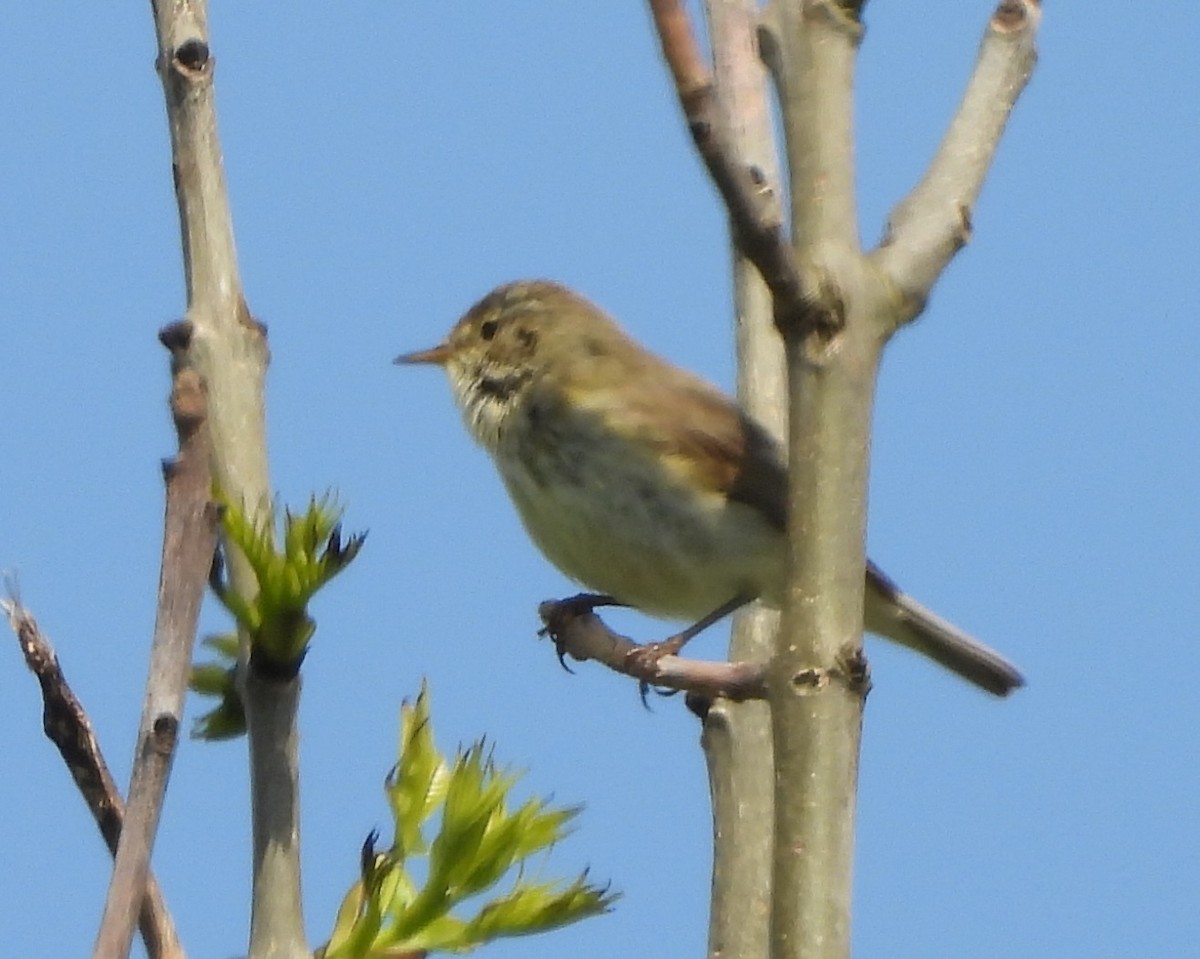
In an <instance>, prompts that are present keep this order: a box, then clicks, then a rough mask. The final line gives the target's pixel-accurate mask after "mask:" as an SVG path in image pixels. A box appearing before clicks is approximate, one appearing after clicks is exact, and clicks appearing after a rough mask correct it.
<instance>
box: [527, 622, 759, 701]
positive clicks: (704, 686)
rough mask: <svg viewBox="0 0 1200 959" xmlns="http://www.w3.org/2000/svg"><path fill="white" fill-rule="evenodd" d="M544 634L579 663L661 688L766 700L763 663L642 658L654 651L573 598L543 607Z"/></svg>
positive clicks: (559, 653) (711, 695)
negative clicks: (600, 666) (642, 653)
mask: <svg viewBox="0 0 1200 959" xmlns="http://www.w3.org/2000/svg"><path fill="white" fill-rule="evenodd" d="M538 616H539V617H541V620H542V623H543V626H544V629H543V630H542V632H543V634H544V635H548V636H549V637H550V639H551V640H552V641H553V643H554V647H555V649H556V650H557V651H558V655H559V659H562V657H564V656H570V657H571V658H572V659H574V660H577V661H579V662H583V661H585V660H589V659H593V660H595V661H596V662H599V663H602V664H603V665H605V666H607V667H608V668H609V669H611V670H614V671H615V672H618V673H622V674H624V675H626V676H632V677H633V678H634V679H637V680H639V681H640V682H642V683H645V684H646V685H647V686H656V687H659V688H662V689H677V690H684V691H686V692H689V693H693V694H696V695H699V696H704V697H708V698H715V697H717V696H724V697H726V698H729V699H733V700H743V699H755V698H759V699H761V698H762V696H763V695H764V694H765V686H764V674H765V668H764V667H763V665H762V664H760V663H725V662H712V661H709V660H699V659H684V658H683V657H681V656H661V657H657V658H656V657H654V656H639V655H637V653H638V651H639V650H647V651H650V650H652V648H653V647H650V646H643V645H640V644H638V643H635V642H634V641H633V640H631V639H630V638H629V637H627V636H622V635H621V634H619V633H615V632H613V631H612V630H610V629H609V628H608V627H607V626H606V625H605V624H604V621H603V620H602V619H601V618H600V617H599V616H597V615H596V614H595V613H594V612H592V611H591V609H590V608H588V607H587V606H586V604H584V605H581V604H579V603H578V602H576V601H575V600H573V599H565V600H548V601H547V602H544V603H541V604H540V605H539V606H538Z"/></svg>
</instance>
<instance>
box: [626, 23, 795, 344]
mask: <svg viewBox="0 0 1200 959" xmlns="http://www.w3.org/2000/svg"><path fill="white" fill-rule="evenodd" d="M649 2H650V12H651V13H652V14H653V16H654V25H655V28H656V30H657V31H658V38H659V42H660V44H661V46H662V52H663V57H664V58H665V59H666V61H667V65H668V66H669V67H670V69H671V76H672V78H673V79H674V81H675V90H676V93H677V94H678V95H679V103H680V106H681V107H682V108H683V114H684V118H685V119H686V120H687V124H688V129H689V130H690V131H691V134H692V139H693V140H694V141H695V144H696V150H697V151H698V152H699V154H700V157H701V159H702V160H703V161H704V164H705V166H707V167H708V172H709V174H710V175H711V176H712V179H713V183H714V184H715V185H716V187H717V189H718V191H720V194H721V197H722V199H723V200H724V202H725V207H726V209H727V210H728V211H729V218H730V223H731V224H732V229H733V232H734V235H735V236H736V238H737V242H738V245H739V246H740V247H741V249H742V250H743V251H744V252H745V254H746V256H747V257H749V258H750V260H752V261H753V262H754V265H755V266H756V267H758V270H759V273H761V274H762V277H763V280H764V281H765V282H766V284H767V286H768V287H769V288H770V290H771V293H772V296H773V300H774V306H775V310H776V314H777V315H782V316H785V317H788V318H789V319H788V322H803V321H804V319H805V318H806V317H808V316H809V312H808V304H807V302H806V301H805V299H804V297H803V289H804V286H803V283H802V278H801V275H800V270H799V268H798V266H797V264H796V260H795V257H794V256H793V255H792V250H791V248H790V247H789V245H788V239H787V234H786V232H785V230H784V225H783V211H782V208H781V206H780V201H779V191H778V189H777V187H776V186H775V185H774V184H773V183H772V182H771V181H770V179H769V178H768V176H767V171H765V170H764V169H762V168H761V167H758V166H754V165H750V164H746V163H742V162H740V161H739V159H738V152H737V150H736V149H735V146H734V141H733V137H732V135H731V132H730V130H729V126H728V122H727V119H726V117H725V115H724V113H723V112H722V110H721V108H720V105H719V103H718V100H717V92H716V87H715V86H714V84H713V78H712V75H711V74H710V73H709V71H708V68H707V67H706V66H705V63H704V56H703V54H702V53H701V52H700V45H699V43H698V42H697V40H696V37H695V34H694V31H693V30H692V25H691V20H690V19H689V17H688V14H687V10H686V9H685V8H684V6H683V3H682V0H649Z"/></svg>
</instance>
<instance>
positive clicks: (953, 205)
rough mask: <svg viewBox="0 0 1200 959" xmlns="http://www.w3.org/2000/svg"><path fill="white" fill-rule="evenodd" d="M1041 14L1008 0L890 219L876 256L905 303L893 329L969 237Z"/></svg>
mask: <svg viewBox="0 0 1200 959" xmlns="http://www.w3.org/2000/svg"><path fill="white" fill-rule="evenodd" d="M1041 15H1042V14H1041V4H1040V3H1039V2H1038V0H1002V2H1001V4H1000V6H999V7H997V9H996V12H995V14H993V16H992V19H991V21H990V22H989V23H988V26H987V29H986V30H985V31H984V35H983V41H982V43H981V44H980V48H979V57H978V59H977V60H976V62H975V69H974V71H973V72H972V74H971V79H970V80H969V82H968V83H967V88H966V91H965V92H964V94H963V99H962V102H961V103H960V104H959V107H958V111H957V112H956V113H955V115H954V118H953V120H952V121H951V122H950V126H949V128H948V129H947V131H946V135H945V138H944V139H943V140H942V144H941V146H940V147H939V148H938V151H937V154H936V155H935V156H934V158H933V161H932V162H931V163H930V165H929V169H928V170H926V172H925V175H924V177H923V178H922V179H921V182H920V183H918V184H917V186H916V187H914V188H913V190H912V192H911V193H909V194H908V196H906V197H905V198H904V199H903V200H902V201H901V202H900V203H899V204H898V205H897V206H896V208H895V209H894V210H893V211H892V213H891V216H890V217H889V218H888V226H887V230H886V232H885V235H884V239H883V242H882V243H881V244H880V246H879V247H878V248H877V249H876V250H875V251H874V252H873V253H872V258H873V260H874V262H875V263H876V265H877V266H878V267H879V269H881V270H882V271H884V273H886V275H887V276H888V277H889V279H890V281H891V283H892V285H893V286H894V287H895V289H896V291H897V292H898V295H899V298H900V300H901V302H902V303H903V312H902V314H901V315H900V316H899V317H898V318H897V324H896V326H894V327H893V329H895V328H898V326H899V325H900V324H902V323H905V322H909V321H911V320H913V319H915V318H916V317H917V316H918V315H919V314H920V313H921V311H922V310H923V309H924V308H925V303H926V301H927V300H928V299H929V294H930V291H931V290H932V289H933V285H934V283H935V282H936V281H937V279H938V277H939V276H941V274H942V271H943V270H945V269H946V266H947V265H948V264H949V262H950V260H951V259H952V258H953V257H954V254H955V253H957V252H958V251H959V250H960V249H962V247H963V246H964V245H965V244H966V243H967V241H968V240H969V239H970V235H971V211H972V210H973V209H974V206H975V201H976V200H977V199H978V198H979V192H980V190H982V189H983V181H984V178H985V177H986V176H987V173H988V170H989V169H990V167H991V165H992V161H993V159H994V158H995V155H996V149H997V147H998V146H999V144H1000V137H1001V135H1002V134H1003V133H1004V127H1005V124H1006V123H1007V122H1008V118H1009V115H1010V114H1011V113H1012V109H1013V107H1014V105H1015V104H1016V101H1017V98H1018V97H1019V96H1020V95H1021V91H1022V90H1024V89H1025V85H1026V84H1027V83H1028V82H1029V78H1030V77H1031V76H1032V74H1033V67H1034V63H1035V62H1036V60H1037V51H1036V49H1035V47H1034V39H1035V36H1036V33H1037V27H1038V24H1039V22H1040V21H1041Z"/></svg>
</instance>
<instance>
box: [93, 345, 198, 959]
mask: <svg viewBox="0 0 1200 959" xmlns="http://www.w3.org/2000/svg"><path fill="white" fill-rule="evenodd" d="M189 336H190V330H189V328H188V326H187V324H186V323H185V324H176V325H175V326H173V327H168V329H167V330H165V331H164V333H163V336H162V340H163V343H164V344H165V345H167V346H168V347H169V348H170V349H171V353H172V357H173V359H174V360H175V366H176V369H175V377H174V383H173V387H172V390H171V412H172V415H173V418H174V421H175V430H176V433H177V434H178V437H179V454H178V455H177V456H176V457H175V459H174V460H172V461H170V462H167V463H164V465H163V475H164V478H165V480H166V513H165V518H164V522H163V527H164V528H163V550H162V566H161V570H160V574H159V584H158V611H157V614H156V617H155V623H154V638H153V642H152V645H151V649H150V670H149V677H148V679H147V682H146V697H145V701H144V703H143V707H142V717H141V721H140V723H139V726H138V741H137V748H136V751H135V753H134V766H133V776H132V779H131V781H130V785H129V803H128V809H127V813H126V817H125V825H124V828H123V829H122V830H121V837H120V841H119V843H118V845H117V852H116V861H115V863H114V864H113V874H112V880H111V882H110V883H109V887H108V897H107V899H106V901H105V904H104V914H103V917H102V919H101V922H100V931H99V933H98V934H97V937H96V944H95V947H94V949H93V956H95V957H97V959H124V957H125V956H127V955H128V954H129V948H130V945H131V944H132V940H133V926H134V919H135V917H136V915H137V913H138V909H139V907H140V904H141V902H142V899H143V896H144V894H145V889H146V881H147V877H148V875H149V871H150V853H151V850H152V849H153V846H154V836H155V833H156V832H157V831H158V820H159V815H160V813H161V811H162V804H163V800H164V799H165V797H166V789H167V779H168V777H169V776H170V771H171V762H172V760H173V759H174V755H175V746H176V743H177V741H178V735H179V727H180V724H181V722H182V719H183V705H184V698H185V696H186V694H187V681H188V675H189V673H190V670H191V664H192V646H193V644H194V641H195V638H196V625H197V622H198V620H199V616H200V604H201V602H202V600H203V598H204V592H205V589H206V588H207V585H208V571H209V568H210V567H211V565H212V558H213V551H214V550H215V549H216V528H217V515H216V507H215V506H214V504H213V503H212V501H211V491H212V480H211V478H210V474H209V440H208V429H207V423H206V409H207V404H206V397H205V389H204V383H203V381H202V380H201V378H200V376H199V374H198V373H196V371H195V370H193V369H190V368H189V367H186V366H182V365H181V363H182V358H183V357H184V356H185V354H186V348H187V341H188V339H189Z"/></svg>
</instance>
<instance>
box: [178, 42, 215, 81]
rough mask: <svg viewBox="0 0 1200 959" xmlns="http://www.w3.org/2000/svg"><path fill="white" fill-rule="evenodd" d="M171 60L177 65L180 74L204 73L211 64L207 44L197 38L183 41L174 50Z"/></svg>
mask: <svg viewBox="0 0 1200 959" xmlns="http://www.w3.org/2000/svg"><path fill="white" fill-rule="evenodd" d="M171 59H172V62H173V63H176V64H178V65H179V67H180V70H181V72H184V73H190V74H199V73H204V72H205V71H207V70H208V68H209V65H210V64H211V63H212V55H211V53H210V51H209V49H208V44H207V43H205V42H204V41H203V40H201V39H199V38H198V37H192V38H191V39H190V40H184V41H183V43H181V44H180V45H179V46H177V47H176V48H175V56H174V57H172V58H171Z"/></svg>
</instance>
